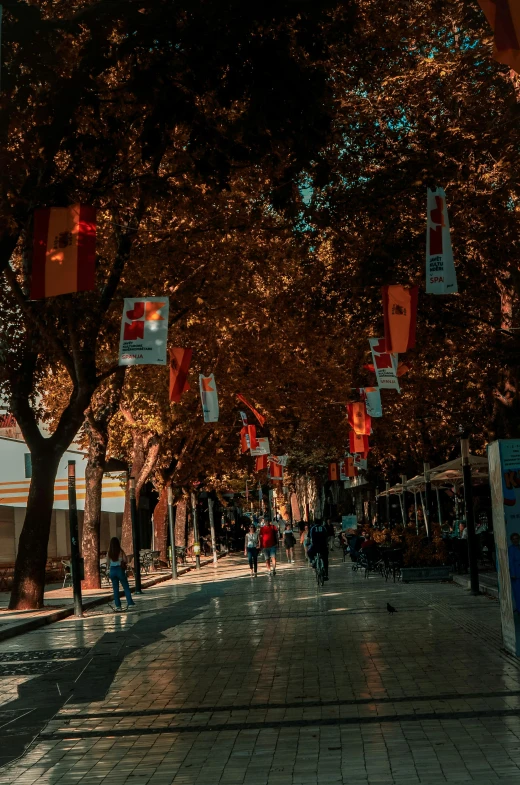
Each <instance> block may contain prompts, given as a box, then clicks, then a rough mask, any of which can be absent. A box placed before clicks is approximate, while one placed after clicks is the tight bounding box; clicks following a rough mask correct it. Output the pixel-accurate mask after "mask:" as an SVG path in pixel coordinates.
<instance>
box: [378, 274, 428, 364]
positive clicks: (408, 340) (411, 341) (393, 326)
mask: <svg viewBox="0 0 520 785" xmlns="http://www.w3.org/2000/svg"><path fill="white" fill-rule="evenodd" d="M418 291H419V288H418V287H417V286H410V287H405V286H400V285H395V286H383V287H381V292H382V294H383V315H384V319H385V348H386V351H387V352H395V353H399V352H406V351H408V349H413V347H414V346H415V327H416V322H417V294H418Z"/></svg>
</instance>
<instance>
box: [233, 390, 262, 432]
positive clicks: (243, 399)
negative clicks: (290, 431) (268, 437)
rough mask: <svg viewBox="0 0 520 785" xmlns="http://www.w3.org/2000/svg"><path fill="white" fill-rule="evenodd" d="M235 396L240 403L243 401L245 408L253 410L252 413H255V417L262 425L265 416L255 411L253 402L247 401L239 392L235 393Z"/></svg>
mask: <svg viewBox="0 0 520 785" xmlns="http://www.w3.org/2000/svg"><path fill="white" fill-rule="evenodd" d="M237 398H238V400H239V401H240V403H243V404H244V406H247V408H248V409H250V410H251V411H252V412H253V414H254V415H255V417H256V419H257V420H258V422H259V423H260V425H262V426H263V425H265V417H264V415H263V414H260V412H257V410H256V409H255V407H254V406H253V404H252V403H249V401H248V400H247V398H244V396H243V395H242V394H241V393H239V394H238V395H237Z"/></svg>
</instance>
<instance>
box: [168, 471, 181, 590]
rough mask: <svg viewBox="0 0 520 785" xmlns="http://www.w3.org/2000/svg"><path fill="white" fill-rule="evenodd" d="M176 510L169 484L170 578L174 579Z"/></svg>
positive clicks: (175, 571) (175, 567) (175, 569)
mask: <svg viewBox="0 0 520 785" xmlns="http://www.w3.org/2000/svg"><path fill="white" fill-rule="evenodd" d="M176 517H177V515H176V510H174V508H173V491H172V487H171V485H169V486H168V526H169V529H170V548H171V550H172V580H174V581H176V580H177V578H178V577H179V576H178V574H177V554H176V553H175V518H176Z"/></svg>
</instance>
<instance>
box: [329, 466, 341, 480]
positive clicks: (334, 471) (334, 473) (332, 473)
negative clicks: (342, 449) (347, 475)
mask: <svg viewBox="0 0 520 785" xmlns="http://www.w3.org/2000/svg"><path fill="white" fill-rule="evenodd" d="M329 480H330V481H331V482H334V481H335V480H339V464H338V463H329Z"/></svg>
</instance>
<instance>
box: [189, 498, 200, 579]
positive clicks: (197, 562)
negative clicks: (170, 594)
mask: <svg viewBox="0 0 520 785" xmlns="http://www.w3.org/2000/svg"><path fill="white" fill-rule="evenodd" d="M191 514H192V516H193V551H194V553H195V567H196V568H197V570H200V542H199V523H198V520H197V497H196V496H195V492H194V491H192V492H191Z"/></svg>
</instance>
